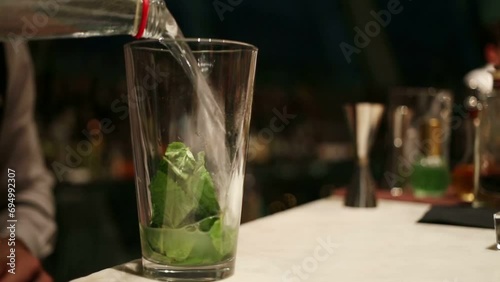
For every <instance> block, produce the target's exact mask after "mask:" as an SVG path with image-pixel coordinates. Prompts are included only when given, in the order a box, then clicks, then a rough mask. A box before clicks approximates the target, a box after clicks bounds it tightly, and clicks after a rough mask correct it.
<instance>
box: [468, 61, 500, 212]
mask: <svg viewBox="0 0 500 282" xmlns="http://www.w3.org/2000/svg"><path fill="white" fill-rule="evenodd" d="M493 81H494V82H493V91H492V92H491V93H490V94H489V95H487V96H484V97H481V99H480V101H479V103H480V106H479V118H478V122H479V124H478V133H477V134H476V140H475V165H474V193H475V197H476V199H475V200H474V202H473V206H475V207H481V206H489V207H495V208H500V69H499V68H498V67H497V68H496V70H495V71H494V72H493Z"/></svg>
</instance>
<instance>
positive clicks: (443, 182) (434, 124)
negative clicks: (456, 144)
mask: <svg viewBox="0 0 500 282" xmlns="http://www.w3.org/2000/svg"><path fill="white" fill-rule="evenodd" d="M443 135H444V134H443V130H442V126H441V122H440V120H439V119H437V118H431V119H429V120H427V121H426V122H425V123H424V125H423V127H422V137H423V140H422V141H423V142H422V144H425V145H426V146H425V148H423V153H424V154H423V156H422V157H420V158H419V159H418V160H417V161H416V162H415V163H414V164H413V173H412V175H411V176H410V184H411V186H412V188H413V194H414V196H415V197H417V198H427V197H434V198H437V197H441V196H443V195H444V194H445V193H446V190H447V189H448V185H449V184H450V172H449V170H448V164H447V162H446V161H445V159H444V158H443V155H442V153H441V146H442V142H443V140H442V138H443Z"/></svg>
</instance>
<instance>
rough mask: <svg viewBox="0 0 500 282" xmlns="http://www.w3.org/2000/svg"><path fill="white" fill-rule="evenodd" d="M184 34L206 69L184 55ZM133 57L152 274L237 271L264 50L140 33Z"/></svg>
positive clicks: (214, 275)
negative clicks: (257, 83) (254, 100)
mask: <svg viewBox="0 0 500 282" xmlns="http://www.w3.org/2000/svg"><path fill="white" fill-rule="evenodd" d="M184 43H186V44H187V45H188V46H189V47H190V49H191V50H192V51H193V54H194V57H195V58H196V60H197V63H198V66H199V68H198V70H201V73H202V76H203V78H200V77H198V78H196V75H195V74H194V73H193V72H191V73H190V70H194V69H196V68H193V67H192V66H191V68H189V67H188V68H186V65H189V63H188V64H186V62H187V61H186V60H185V58H186V54H185V53H184V54H183V53H182V52H181V54H180V55H181V56H178V55H179V52H178V50H179V49H178V48H179V46H183V45H184ZM175 54H176V55H175ZM176 56H177V57H176ZM125 57H126V67H127V82H128V88H129V90H128V91H129V111H130V122H131V131H132V144H133V151H134V161H135V170H136V188H137V202H138V212H139V225H140V233H141V244H142V258H143V259H142V263H143V269H144V274H145V275H146V276H149V277H153V278H156V279H161V280H167V281H187V280H189V281H193V280H195V281H214V280H218V279H222V278H225V277H228V276H230V275H231V274H232V273H233V272H234V263H235V253H236V245H237V237H238V227H239V223H240V216H241V205H242V195H243V178H244V170H245V161H246V153H247V141H248V131H249V123H250V115H251V108H252V95H253V83H254V76H255V68H256V59H257V49H256V48H255V47H253V46H251V45H248V44H244V43H238V42H231V41H223V40H208V39H186V40H182V41H179V40H177V41H175V40H170V41H168V40H166V41H163V44H161V43H160V42H159V41H138V42H133V43H130V44H128V45H126V46H125ZM207 85H208V86H209V88H208V87H207Z"/></svg>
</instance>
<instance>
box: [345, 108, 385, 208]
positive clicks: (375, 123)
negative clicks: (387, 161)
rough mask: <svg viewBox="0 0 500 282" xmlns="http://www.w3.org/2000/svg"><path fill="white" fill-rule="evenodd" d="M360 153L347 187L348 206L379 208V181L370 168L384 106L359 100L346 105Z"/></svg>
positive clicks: (346, 203)
mask: <svg viewBox="0 0 500 282" xmlns="http://www.w3.org/2000/svg"><path fill="white" fill-rule="evenodd" d="M344 110H345V113H346V116H347V120H348V122H349V128H350V129H351V134H352V141H353V144H354V148H355V153H356V163H355V165H356V166H355V171H354V175H353V178H352V181H351V183H350V184H349V186H348V187H347V194H346V197H345V205H346V206H348V207H365V208H369V207H376V206H377V199H376V196H375V181H374V180H373V177H372V173H371V170H370V159H369V155H370V150H371V147H372V145H373V141H374V139H375V135H376V133H377V130H378V127H379V125H380V120H381V119H382V114H383V113H384V106H383V105H382V104H372V103H358V104H351V105H346V106H344Z"/></svg>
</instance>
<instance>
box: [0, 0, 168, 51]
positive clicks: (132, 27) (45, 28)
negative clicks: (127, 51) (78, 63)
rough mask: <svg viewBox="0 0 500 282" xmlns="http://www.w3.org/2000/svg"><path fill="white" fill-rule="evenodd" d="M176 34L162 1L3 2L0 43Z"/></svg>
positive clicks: (30, 0)
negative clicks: (45, 39)
mask: <svg viewBox="0 0 500 282" xmlns="http://www.w3.org/2000/svg"><path fill="white" fill-rule="evenodd" d="M165 33H168V34H171V35H172V36H174V37H175V36H176V35H177V25H176V23H175V20H174V19H173V17H172V16H171V14H170V12H169V11H168V10H167V8H166V6H165V3H164V1H162V0H149V1H146V0H106V1H102V0H65V1H56V0H47V1H38V0H2V1H0V40H1V41H8V42H10V43H11V44H13V45H15V44H17V42H20V41H19V40H32V39H44V38H58V37H90V36H109V35H127V34H128V35H132V36H135V37H138V38H142V37H146V38H157V37H160V36H162V35H165Z"/></svg>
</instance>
